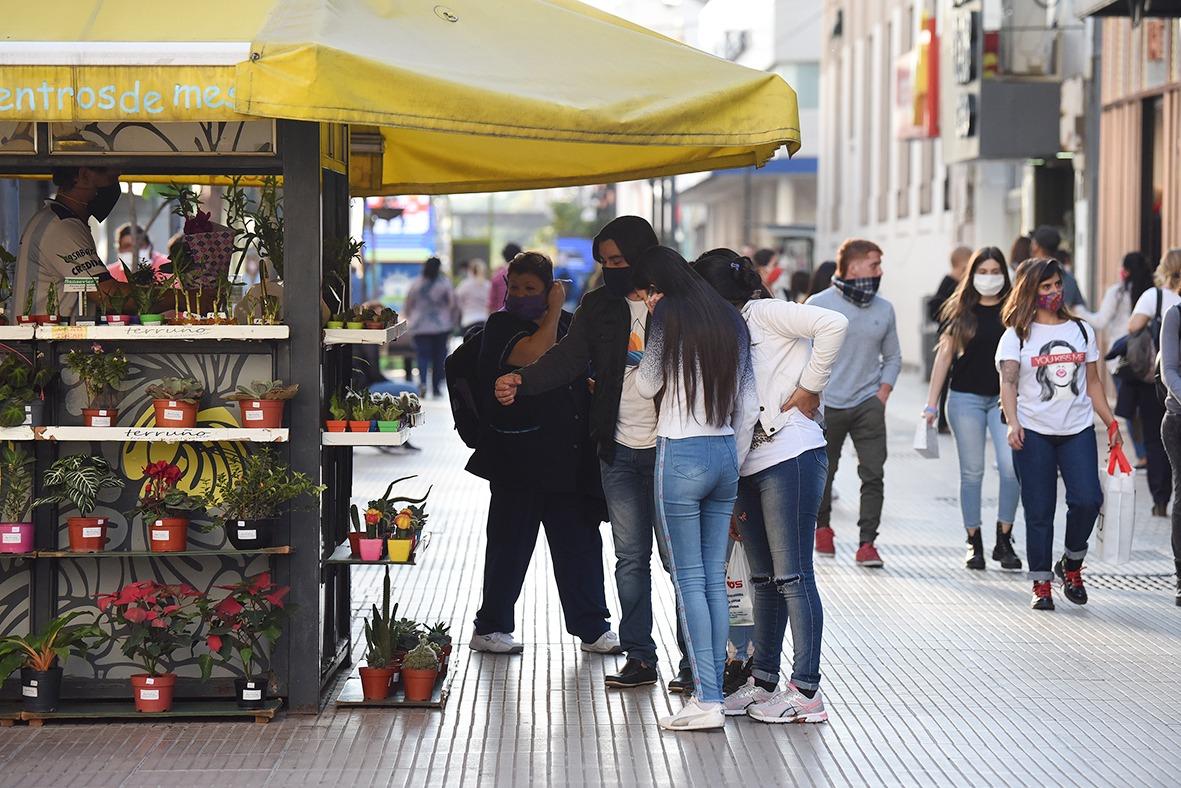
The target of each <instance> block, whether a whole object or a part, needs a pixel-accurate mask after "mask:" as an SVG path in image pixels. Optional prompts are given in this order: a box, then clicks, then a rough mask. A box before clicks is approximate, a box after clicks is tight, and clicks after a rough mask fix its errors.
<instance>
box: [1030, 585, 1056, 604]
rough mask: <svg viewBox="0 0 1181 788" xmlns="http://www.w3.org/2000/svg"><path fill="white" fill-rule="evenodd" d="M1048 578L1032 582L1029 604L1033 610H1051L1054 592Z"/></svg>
mask: <svg viewBox="0 0 1181 788" xmlns="http://www.w3.org/2000/svg"><path fill="white" fill-rule="evenodd" d="M1051 585H1052V584H1051V583H1050V581H1049V580H1042V581H1040V582H1035V583H1034V584H1033V600H1032V601H1031V602H1030V604H1029V606H1030V607H1032V608H1033V609H1034V610H1053V609H1054V592H1053V589H1052V588H1051Z"/></svg>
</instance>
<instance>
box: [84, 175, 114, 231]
mask: <svg viewBox="0 0 1181 788" xmlns="http://www.w3.org/2000/svg"><path fill="white" fill-rule="evenodd" d="M122 194H123V190H122V189H121V188H119V184H117V183H112V184H111V185H110V186H102V187H100V188H99V190H98V193H97V194H95V195H94V199H93V200H91V201H90V203H89V204H88V205H87V206H86V207H87V208H89V209H90V215H91V216H93V217H94V218H95V219H96V220H97V221H100V222H101V221H104V220H105V219H106V218H107V217H108V216H110V215H111V211H113V210H115V203H117V202H119V197H120V196H121V195H122Z"/></svg>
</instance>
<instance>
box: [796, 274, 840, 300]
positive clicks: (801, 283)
mask: <svg viewBox="0 0 1181 788" xmlns="http://www.w3.org/2000/svg"><path fill="white" fill-rule="evenodd" d="M829 276H831V274H829ZM810 295H812V275H811V274H809V273H808V272H807V271H796V272H795V273H794V274H792V275H791V288H790V289H789V290H788V294H787V300H788V301H791V302H792V303H796V304H802V303H804V302H805V301H807V300H808V296H810Z"/></svg>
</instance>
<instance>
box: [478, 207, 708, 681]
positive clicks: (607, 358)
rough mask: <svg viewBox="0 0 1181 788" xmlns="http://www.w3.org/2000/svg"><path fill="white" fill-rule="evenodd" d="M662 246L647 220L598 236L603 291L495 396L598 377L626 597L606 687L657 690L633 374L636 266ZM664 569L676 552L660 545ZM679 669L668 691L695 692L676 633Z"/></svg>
mask: <svg viewBox="0 0 1181 788" xmlns="http://www.w3.org/2000/svg"><path fill="white" fill-rule="evenodd" d="M658 243H659V241H658V239H657V237H656V233H655V232H654V231H653V230H652V225H650V224H648V222H646V221H645V220H644V219H642V218H640V217H639V216H620V217H618V218H617V219H613V220H612V221H611V222H609V223H608V224H607V225H606V226H605V227H603V229H602V230H601V231H600V232H599V234H598V235H597V236H596V237H595V240H594V244H593V252H594V257H595V260H596V261H598V262H599V263H600V264H601V265H602V266H603V268H602V272H603V286H602V287H598V288H595V289H594V290H591V291H590V292H588V293H587V294H586V295H585V296H583V298H582V303H581V304H580V305H579V307H578V311H577V312H575V313H574V320H573V322H572V323H571V324H570V333H569V334H567V335H566V338H565V339H563V340H562V341H561V342H559V343H558V344H557V345H555V346H554V347H553V349H551V350H550V351H549V352H547V353H546V354H545V355H544V356H542V357H541V358H540V359H538V360H537V361H536V362H534V363H533V364H531V365H528V366H524V367H523V368H522V369H518V370H517V371H516V372H513V373H511V374H508V375H503V376H501V378H500V379H499V380H497V381H496V398H497V399H498V400H499V401H500V403H501V404H502V405H510V404H511V403H512V402H514V400H515V397H516V396H517V395H518V394H522V395H529V394H537V393H540V392H543V391H551V390H553V389H556V388H559V387H561V386H568V385H570V384H571V383H574V382H580V381H582V380H583V379H584V378H585V377H586V370H587V366H588V365H589V366H590V369H591V373H592V376H593V378H594V396H593V398H592V400H591V410H590V434H591V437H592V438H593V439H594V441H595V444H596V446H597V449H598V455H599V466H600V470H601V472H602V477H603V492H604V493H605V494H606V497H607V510H608V512H609V513H610V515H611V535H612V538H613V540H614V542H615V583H616V586H617V587H618V589H619V604H620V620H619V639H620V645H621V646H622V648H623V651H624V652H625V653H626V654H627V661H626V662H625V663H624V665H623V668H622V670H620V671H619V673H617V674H615V675H610V676H607V679H606V683H607V686H608V687H615V688H619V689H626V688H631V687H640V686H644V685H649V684H655V683H656V682H657V680H658V679H659V675H658V674H657V672H656V642H655V640H654V639H653V637H652V542H653V538H654V534H655V513H654V511H653V504H654V500H655V498H654V495H653V471H654V469H655V467H656V408H655V406H654V404H653V402H652V400H650V399H644V398H643V397H641V396H639V394H638V393H637V392H636V386H635V374H636V369H637V366H638V364H639V363H640V359H641V358H642V357H643V355H644V343H645V338H646V335H647V327H648V309H647V306H646V305H645V303H644V297H645V295H646V293H644V292H643V291H639V290H636V286H635V283H634V282H633V275H632V270H631V262H632V261H634V260H636V259H638V258H639V255H640V254H641V253H642V252H644V251H645V250H647V249H648V248H650V247H653V246H656V245H657V244H658ZM656 541H657V546H658V549H659V553H660V560H661V563H662V564H663V565H664V568H665V571H668V557H667V556H668V551H667V549H666V547H665V545H664V544H663V543H661V542H660V541H659V540H656ZM677 641H678V645H679V646H680V650H681V663H680V670H679V673H678V675H677V678H676V679H674V680H673V681H670V682H669V684H668V688H669V691H670V692H682V691H684V689H685V688H686V687H692V686H693V675H692V673H691V671H690V669H689V661H688V658H687V657H686V656H685V646H684V638H683V637H682V636H681V631H680V625H679V623H678V626H677Z"/></svg>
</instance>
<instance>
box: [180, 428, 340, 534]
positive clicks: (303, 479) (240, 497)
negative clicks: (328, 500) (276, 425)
mask: <svg viewBox="0 0 1181 788" xmlns="http://www.w3.org/2000/svg"><path fill="white" fill-rule="evenodd" d="M325 489H327V488H325V487H324V486H322V485H318V484H316V483H314V482H313V481H312V480H311V479H310V478H308V477H307V476H306V475H304V474H302V473H298V472H295V471H292V470H291V469H290V468H288V467H287V465H285V464H284V463H283V462H282V461H281V460H280V459H279V458H278V456H277V455H276V454H275V452H274V450H272V449H269V448H266V449H262V450H261V451H256V452H251V453H250V454H247V455H246V456H244V457H238V456H235V457H234V458H233V459H231V460H230V471H229V473H228V475H227V477H226V478H224V479H219V480H217V481H216V483H214V484H212V485H210V486H209V487H208V488H207V489H206V490H205V491H204V493H203V495H202V498H203V500H204V502H205V506H206V508H207V509H208V511H209V513H210V515H211V516H212V517H213V521H214V523H216V524H217V525H221V526H222V527H224V526H225V524H226V523H227V522H232V521H235V520H266V519H270V518H272V517H277V516H278V515H279V513H280V512H281V511H282V509H283V507H284V506H287V505H294V503H295V502H296V501H298V500H299V499H301V498H307V499H314V498H315V497H316V496H318V495H319V494H320V493H322V492H323V491H324V490H325ZM313 503H314V501H308V502H307V504H306V505H308V506H311V505H313Z"/></svg>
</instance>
